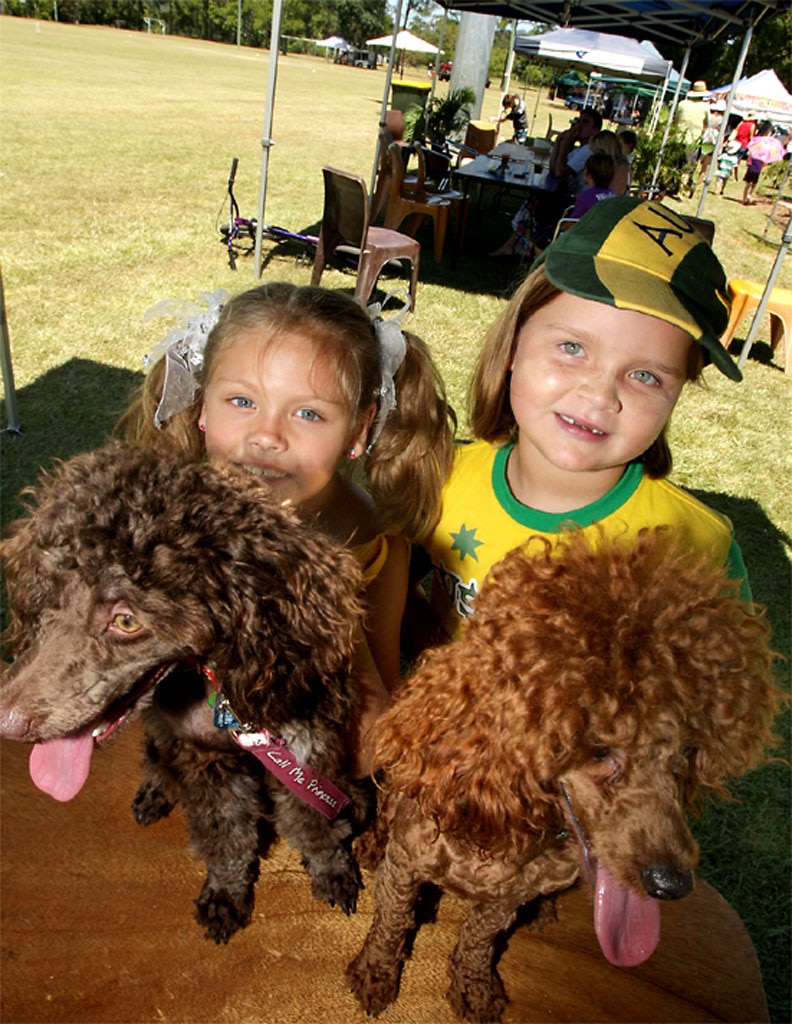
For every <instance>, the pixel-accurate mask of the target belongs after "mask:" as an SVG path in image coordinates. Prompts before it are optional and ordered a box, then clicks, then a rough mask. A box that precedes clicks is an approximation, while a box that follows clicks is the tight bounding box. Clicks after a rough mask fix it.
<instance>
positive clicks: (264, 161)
mask: <svg viewBox="0 0 792 1024" xmlns="http://www.w3.org/2000/svg"><path fill="white" fill-rule="evenodd" d="M281 5H282V0H273V4H272V31H271V32H270V46H269V58H268V60H267V102H266V103H265V105H264V127H263V130H262V135H261V149H262V153H261V175H260V178H259V200H258V219H257V220H256V248H255V261H254V274H255V276H256V279H257V280H258V278H260V277H261V233H262V230H263V228H264V207H265V204H266V201H267V171H268V170H269V151H270V147H271V146H272V145H273V141H272V112H273V110H274V108H275V84H276V82H277V79H278V50H279V49H280V25H281Z"/></svg>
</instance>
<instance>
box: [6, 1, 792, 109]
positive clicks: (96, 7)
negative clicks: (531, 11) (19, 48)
mask: <svg viewBox="0 0 792 1024" xmlns="http://www.w3.org/2000/svg"><path fill="white" fill-rule="evenodd" d="M0 14H10V15H16V16H21V17H35V18H41V19H43V20H54V21H63V22H73V23H75V24H84V25H109V26H112V27H115V28H125V29H131V30H133V31H139V32H141V31H142V32H146V31H164V32H166V33H167V34H168V35H178V36H189V37H192V38H195V39H207V40H212V41H213V42H219V43H236V42H237V36H238V35H239V42H241V43H242V45H243V46H257V47H265V48H266V47H269V42H270V35H271V32H272V0H0ZM402 14H403V17H404V20H405V21H406V22H408V23H409V25H410V28H411V30H412V31H414V32H415V33H416V34H417V35H420V36H422V37H423V38H424V39H426V40H428V41H429V42H432V43H435V44H436V43H438V42H439V34H440V21H441V17H442V9H441V8H440V7H439V6H438V5H437V4H435V3H434V2H433V0H407V3H406V4H404V6H403V11H402ZM458 21H459V15H458V13H456V12H453V11H451V12H449V18H448V23H447V26H446V31H445V37H444V42H443V49H444V51H445V53H446V55H447V56H453V52H454V44H455V41H456V36H457V30H458ZM510 24H511V23H510V21H509V20H508V19H506V18H501V19H499V23H498V29H497V31H496V33H495V43H494V46H493V52H492V59H491V61H490V74H491V77H492V80H493V83H495V82H496V81H497V80H498V78H499V77H500V75H501V73H502V72H503V69H504V67H505V65H506V59H507V55H508V50H509V43H510V31H509V30H510ZM527 27H528V25H527V23H525V22H523V23H521V25H520V30H521V31H524V30H525V29H526V28H527ZM545 27H550V26H536V29H537V31H539V30H541V29H542V28H545ZM392 29H393V18H392V13H391V11H390V10H389V4H388V3H387V0H284V3H283V7H282V18H281V34H282V35H283V36H290V37H292V38H297V39H302V38H305V39H324V38H326V37H327V36H331V35H340V36H342V37H343V38H344V39H346V40H347V41H348V42H349V43H351V44H352V45H354V46H359V47H362V46H364V45H365V40H366V39H370V38H371V37H372V36H380V35H384V34H386V33H388V32H391V31H392ZM790 39H792V12H790V11H789V10H787V11H783V12H778V13H775V14H771V15H770V16H769V17H766V18H764V19H763V20H762V21H761V22H760V23H759V25H758V26H757V27H756V29H755V31H754V35H753V40H752V44H751V48H750V50H749V52H748V57H747V59H746V62H745V67H744V71H743V74H745V75H751V74H754V73H755V72H757V71H761V70H762V69H764V68H768V67H769V68H774V69H775V71H776V73H777V75H778V76H779V78H780V79H781V81H782V82H783V83H784V85H785V86H786V88H787V89H789V90H790V91H792V47H790V45H789V41H790ZM741 43H742V31H741V30H739V31H737V32H735V33H734V34H733V35H728V34H725V38H724V36H721V37H719V39H718V41H717V42H715V43H704V44H701V45H697V46H695V47H694V48H693V50H692V53H691V56H690V63H689V65H688V70H687V77H688V78H690V79H691V80H693V79H696V78H702V79H705V80H706V81H707V84H708V85H710V86H716V85H722V84H724V83H726V82H729V81H731V79H732V76H733V74H734V68H735V64H736V61H737V54H738V53H739V50H740V46H741ZM662 52H663V56H664V57H666V58H667V59H669V60H673V61H674V64H675V66H676V67H679V66H680V64H681V60H682V54H683V48H682V47H678V48H677V47H672V46H664V47H662ZM419 60H420V59H419ZM514 70H515V73H516V75H517V76H518V77H519V78H522V79H523V80H526V81H528V83H529V84H531V85H537V84H538V83H539V80H540V77H541V79H542V80H543V81H545V82H547V81H549V79H550V78H551V77H552V75H551V74H550V73H547V72H546V73H545V74H544V75H542V74H541V72H540V69H539V68H538V66H537V65H535V64H534V65H529V64H528V62H527V61H525V60H520V59H518V60H517V61H516V62H515V69H514ZM562 70H563V69H558V72H559V73H560V72H561V71H562Z"/></svg>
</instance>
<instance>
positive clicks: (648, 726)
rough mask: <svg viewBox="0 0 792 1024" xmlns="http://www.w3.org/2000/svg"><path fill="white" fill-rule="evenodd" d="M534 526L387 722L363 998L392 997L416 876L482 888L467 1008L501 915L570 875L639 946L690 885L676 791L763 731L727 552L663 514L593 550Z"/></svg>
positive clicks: (690, 845)
mask: <svg viewBox="0 0 792 1024" xmlns="http://www.w3.org/2000/svg"><path fill="white" fill-rule="evenodd" d="M535 540H538V538H535ZM541 545H542V542H541V541H539V543H538V544H536V546H533V542H532V546H531V548H530V552H529V553H526V552H525V551H523V550H519V549H518V550H516V551H513V552H511V553H510V554H509V555H508V556H507V557H506V558H505V559H504V560H503V561H502V562H501V563H500V564H499V565H498V566H497V567H496V568H495V569H494V570H493V572H492V573H491V575H490V577H489V578H488V581H487V583H486V585H485V586H484V587H483V588H482V591H481V593H480V595H479V597H478V598H477V600H476V613H475V615H474V617H473V618H472V619H471V620H470V622H469V623H468V626H467V630H466V633H465V635H464V637H463V638H462V639H461V640H460V641H459V642H457V643H454V644H449V645H447V646H446V647H441V648H438V649H436V650H434V651H431V652H429V654H428V655H427V656H426V658H425V660H424V661H423V663H422V665H420V666H419V668H418V670H417V671H416V672H415V674H414V675H413V676H412V678H411V679H410V680H409V681H408V682H407V683H406V685H405V687H404V689H403V691H402V692H401V694H400V696H399V697H398V699H397V701H396V703H395V705H394V706H393V707H392V709H391V710H390V711H389V712H388V713H387V714H386V715H385V716H384V717H383V719H382V720H381V721H380V723H379V728H378V733H379V735H378V747H377V757H378V762H379V764H381V765H382V766H384V768H385V773H386V786H385V788H386V802H385V807H384V816H385V820H386V821H387V824H388V829H389V833H388V841H387V847H386V850H385V855H384V861H383V863H382V865H381V866H380V869H379V874H378V876H377V882H376V889H375V897H376V904H377V905H376V913H375V917H374V921H373V924H372V927H371V930H370V932H369V935H368V937H367V939H366V942H365V944H364V946H363V949H362V950H361V952H360V953H359V954H358V956H357V958H356V959H355V960H354V961H353V962H352V963H351V964H350V966H349V968H348V977H349V980H350V981H351V983H352V986H353V989H354V991H355V993H356V994H357V996H358V998H359V1000H360V1002H361V1004H362V1005H363V1007H364V1008H365V1009H366V1010H367V1011H368V1012H369V1013H373V1014H377V1013H379V1012H380V1011H381V1010H382V1009H383V1008H384V1007H385V1006H387V1005H388V1004H389V1003H390V1002H391V1001H392V1000H394V999H395V998H396V995H397V991H398V984H399V976H400V972H401V969H402V965H403V961H404V958H405V941H406V939H407V936H408V932H409V931H410V929H411V928H412V927H413V908H414V903H415V900H416V896H417V894H418V890H419V888H420V886H421V885H422V883H425V882H431V883H434V884H435V885H437V886H440V887H441V888H444V889H449V890H450V891H453V892H455V893H458V894H460V895H463V896H465V897H467V898H468V899H470V900H471V901H472V907H471V909H470V912H469V914H468V916H467V918H466V920H465V922H464V924H463V926H462V928H461V931H460V935H459V941H458V944H457V947H456V949H455V950H454V952H453V954H452V955H451V961H450V975H451V988H450V991H449V994H448V995H449V999H450V1001H451V1004H452V1006H453V1008H454V1010H455V1011H456V1013H458V1014H459V1015H460V1016H461V1017H465V1018H467V1019H469V1020H475V1021H492V1020H498V1019H500V1014H501V1012H502V1010H503V1008H504V1006H505V1005H506V995H505V991H504V988H503V985H502V983H501V981H500V978H499V977H498V974H497V971H496V970H495V967H494V943H495V940H496V938H497V936H498V934H499V933H500V932H502V931H503V930H504V929H506V928H508V927H509V926H510V924H511V923H512V922H513V921H514V919H515V916H516V912H517V909H518V908H519V907H520V906H521V905H522V904H524V903H526V902H527V901H529V900H532V899H534V898H536V897H539V896H542V895H547V894H550V893H554V892H557V891H559V890H561V889H564V888H566V887H567V886H570V885H571V884H572V883H573V882H574V881H575V880H576V879H577V878H578V876H579V875H582V876H583V877H584V878H587V879H588V880H589V882H590V883H591V886H592V887H593V889H594V905H595V906H594V927H595V929H596V933H597V937H598V939H599V942H600V945H601V947H602V950H603V953H604V954H605V956H606V957H607V958H608V960H610V961H611V962H613V963H615V964H617V965H622V966H627V965H634V964H638V963H640V962H641V961H643V960H645V959H646V958H647V957H648V956H650V955H651V953H652V951H653V950H654V948H655V946H656V944H657V941H658V938H659V929H660V921H659V906H658V901H659V900H665V899H677V898H679V897H681V896H684V895H685V894H686V893H688V892H689V891H690V890H691V888H692V886H693V869H694V868H695V866H696V861H697V847H696V843H695V841H694V839H693V836H692V835H691V833H690V831H689V828H688V825H687V822H686V811H687V810H689V809H690V808H691V806H692V805H693V803H694V801H695V798H696V796H697V794H698V793H699V792H700V791H701V790H702V789H708V790H711V791H713V792H715V793H717V794H719V795H725V785H724V783H725V779H726V777H727V776H735V775H739V774H741V773H743V772H745V771H747V770H748V769H750V768H752V767H755V766H757V765H759V764H760V763H762V761H763V759H764V751H765V749H766V748H767V747H768V746H769V745H770V744H772V742H773V740H774V737H773V735H772V731H771V730H772V723H773V719H774V717H775V714H776V712H777V710H778V708H779V704H780V701H781V699H782V697H781V692H780V690H779V689H778V688H777V687H776V686H775V684H774V682H773V678H772V655H771V653H770V650H769V647H768V629H767V626H766V623H765V621H764V618H763V617H762V615H761V614H758V613H755V612H754V611H753V610H752V609H751V608H749V607H747V606H745V605H743V604H741V603H740V601H739V600H738V598H737V597H736V595H735V588H734V586H733V585H731V584H730V583H729V582H727V581H726V580H725V578H724V575H723V573H722V572H720V571H713V570H712V569H711V568H709V567H708V566H707V565H706V564H705V563H704V562H699V563H698V564H695V563H693V564H692V563H691V559H690V556H689V555H688V554H685V553H684V552H683V551H681V550H680V549H679V548H678V546H676V545H675V544H674V543H672V540H671V538H670V536H669V535H668V534H667V533H664V532H663V531H657V532H656V533H646V534H644V535H642V536H641V537H640V538H639V539H638V542H637V543H636V544H635V546H634V547H632V548H628V547H615V548H609V547H607V546H606V545H605V544H604V542H603V543H601V544H600V545H599V547H598V550H595V551H594V550H591V549H590V548H589V547H588V546H587V545H586V543H585V542H584V541H583V540H582V539H581V538H580V537H573V538H572V539H571V540H570V542H569V544H568V547H567V550H566V552H565V553H564V555H563V557H553V556H551V555H550V554H549V552H548V551H547V550H546V549H545V548H544V547H542V546H541Z"/></svg>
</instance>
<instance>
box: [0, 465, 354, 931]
mask: <svg viewBox="0 0 792 1024" xmlns="http://www.w3.org/2000/svg"><path fill="white" fill-rule="evenodd" d="M34 495H35V499H36V507H35V508H34V509H33V510H32V512H31V514H30V515H29V517H28V518H26V519H22V520H20V521H19V523H18V524H16V528H15V530H14V532H13V535H12V537H11V538H10V539H8V540H5V541H4V542H3V543H2V547H1V548H0V554H1V555H2V557H3V559H4V561H5V567H6V571H7V575H8V581H9V594H10V609H11V614H12V629H11V637H10V650H11V653H12V655H13V657H14V661H13V663H12V664H11V665H10V666H6V667H5V672H4V674H3V678H2V686H0V735H2V736H6V737H11V738H13V739H21V740H27V741H29V742H31V743H33V744H35V745H34V747H33V751H32V754H31V759H30V771H31V776H32V778H33V781H34V782H35V783H36V784H37V785H38V786H39V787H40V788H42V789H44V790H45V791H46V792H49V793H50V794H51V795H52V796H54V797H55V798H56V799H59V800H69V799H71V798H72V797H74V796H75V795H76V794H77V792H78V791H79V790H80V788H81V786H82V784H83V783H84V781H85V779H86V777H87V775H88V770H89V766H90V761H91V756H92V753H93V750H94V747H95V746H96V745H98V744H102V743H104V741H105V740H106V739H108V738H109V737H110V736H111V735H112V734H113V733H114V732H115V730H116V729H117V728H118V727H119V725H120V724H122V723H123V722H124V721H125V720H126V719H127V718H128V717H129V715H130V714H131V713H133V712H136V711H142V715H143V720H144V723H145V730H146V751H145V771H146V779H145V781H144V783H143V785H142V786H141V787H140V789H139V791H138V794H137V796H136V797H135V800H134V804H133V810H134V813H135V815H136V817H137V819H138V821H140V822H141V823H142V824H144V825H148V824H150V823H151V822H153V821H156V820H158V819H159V818H161V817H163V816H165V815H167V814H168V813H169V812H170V810H171V809H172V808H173V806H174V805H175V804H176V803H177V802H178V803H181V804H182V806H183V808H184V812H185V814H186V817H187V823H188V827H189V832H190V837H191V841H192V846H193V850H194V852H195V854H196V855H197V856H198V857H199V858H201V859H203V860H204V861H205V863H206V868H207V877H206V882H205V884H204V886H203V890H202V892H201V894H200V896H199V898H198V900H197V901H196V917H197V919H198V921H199V923H200V924H201V925H203V926H204V927H205V929H206V933H207V935H208V936H210V937H211V938H213V939H215V941H217V942H220V941H223V942H227V941H228V938H229V937H230V936H231V935H232V934H233V933H234V932H235V931H236V930H237V929H239V928H241V927H244V926H245V925H246V924H247V923H248V921H249V920H250V916H251V912H252V909H253V888H254V884H255V882H256V879H257V877H258V870H259V853H260V837H261V833H262V826H263V824H264V822H265V821H271V822H272V823H273V824H274V826H275V829H276V831H277V832H278V833H279V834H280V835H281V836H283V837H284V838H285V839H286V840H287V841H288V842H289V843H291V844H292V845H293V846H294V847H295V848H296V849H298V850H299V851H300V852H301V853H302V856H303V860H304V863H305V865H306V868H307V870H308V872H309V874H310V876H311V882H312V886H313V891H314V894H315V895H316V896H317V897H318V898H319V899H322V900H326V901H327V902H329V903H331V904H333V903H338V904H339V905H340V906H341V907H342V909H344V911H345V912H347V913H349V912H350V911H353V910H354V909H355V904H356V898H357V892H358V888H359V884H360V879H359V873H358V869H357V864H356V862H355V860H354V858H353V856H352V855H351V853H350V849H349V847H350V843H351V838H352V833H353V831H354V829H355V828H356V827H359V825H360V822H361V820H362V817H363V815H364V808H365V799H364V796H365V794H364V793H363V792H362V791H361V788H360V787H359V786H353V785H352V783H350V781H349V779H348V777H347V771H348V769H349V764H348V762H347V743H346V739H347V737H348V735H349V733H350V718H351V716H352V715H353V714H354V712H355V697H354V693H353V692H352V689H351V687H350V683H349V674H348V670H349V666H350V660H351V656H352V650H353V644H354V636H355V630H356V627H357V624H358V623H359V616H360V607H359V604H358V600H357V597H356V594H357V590H358V586H359V572H358V569H357V565H356V563H355V560H354V559H353V558H352V556H351V555H349V554H348V553H347V552H345V551H343V550H342V549H341V548H339V547H337V546H335V545H333V544H331V543H329V542H328V541H327V540H326V539H324V538H323V537H322V536H321V535H319V534H318V532H317V531H315V530H309V529H306V527H305V526H304V524H303V523H301V522H300V520H299V519H298V518H297V516H296V515H295V514H293V513H292V512H290V511H289V510H287V509H284V508H282V507H278V506H276V505H275V504H273V503H271V502H270V501H269V499H268V498H267V497H266V495H265V492H264V491H263V489H262V486H261V484H260V483H259V482H258V481H256V480H254V479H250V478H243V477H240V476H239V475H233V476H232V475H229V474H227V473H225V472H223V471H221V470H216V469H212V468H210V467H208V466H196V465H185V464H183V463H177V462H174V461H172V460H169V459H167V458H163V457H162V456H161V455H154V454H152V453H150V452H148V451H145V450H143V449H139V448H135V447H128V446H122V445H111V446H109V447H108V448H106V449H103V450H101V451H98V452H94V453H90V454H86V455H81V456H78V457H76V458H74V459H72V460H71V461H69V462H67V463H65V464H63V465H61V466H60V468H58V469H57V471H56V472H55V473H54V475H53V476H52V477H51V478H49V479H47V480H45V481H44V482H43V484H42V486H41V487H40V488H39V489H38V490H37V491H36V492H34ZM207 666H211V670H210V669H208V668H207ZM212 670H213V672H212ZM213 676H214V678H215V679H216V680H217V686H218V688H219V689H220V690H221V691H222V697H223V698H225V701H227V704H228V707H229V708H230V709H231V711H232V712H233V715H234V716H235V717H236V719H237V721H238V722H239V723H242V724H243V725H244V726H245V727H246V728H248V731H251V732H253V733H254V734H259V735H258V739H259V741H263V744H264V745H262V746H260V747H259V750H260V751H261V752H262V756H263V759H264V761H266V762H267V763H268V764H273V762H275V761H276V760H277V761H279V762H280V763H281V765H283V763H284V762H285V761H288V760H289V759H291V760H292V761H293V762H295V761H296V762H299V763H300V764H301V765H302V767H297V766H296V765H295V764H293V765H292V767H291V768H289V778H290V779H291V780H292V784H293V785H294V786H296V787H297V789H298V791H300V792H304V791H305V789H307V788H309V787H311V788H312V790H313V794H314V797H313V798H314V803H316V802H317V800H318V801H320V803H321V805H322V806H323V807H325V808H327V807H329V808H330V810H329V811H328V812H327V816H326V815H325V814H324V813H320V812H319V811H318V810H316V809H315V808H314V806H310V805H309V804H308V803H306V802H304V800H303V799H301V797H300V796H299V795H297V793H295V792H293V791H292V789H289V788H287V787H286V786H285V785H284V784H282V783H281V782H280V781H278V780H276V778H275V776H274V775H273V774H272V773H271V772H270V771H268V770H266V769H265V767H264V763H263V761H262V760H261V759H259V758H258V757H256V756H253V754H252V753H248V752H247V751H246V750H244V749H243V748H242V746H240V744H239V743H238V742H237V740H236V739H235V738H234V734H233V730H232V731H229V730H228V729H223V728H220V727H217V726H216V725H215V719H214V717H213V711H212V708H211V707H210V705H209V699H210V698H213V699H215V700H218V697H217V694H216V693H214V689H215V687H214V685H213V682H212V677H213ZM219 703H220V705H221V706H222V705H223V701H222V700H220V701H219ZM265 731H266V732H265ZM237 734H238V735H239V739H240V742H242V741H246V736H245V735H244V733H241V734H240V733H239V731H238V730H237ZM268 737H269V738H271V740H272V742H270V743H269V745H267V739H268ZM281 740H282V741H283V744H281V743H280V741H281ZM282 747H283V749H282ZM267 759H269V760H267ZM305 766H307V768H306V767H305ZM286 767H287V768H288V765H287V766H286ZM312 775H315V776H317V777H318V781H317V778H312ZM328 780H329V782H330V783H331V784H332V785H328V784H327V783H328ZM300 783H302V790H301V789H300ZM333 787H338V788H339V789H341V790H342V791H343V793H344V794H346V795H349V796H350V797H352V798H353V799H352V800H351V802H350V804H349V805H348V806H347V807H346V808H345V809H343V810H342V811H341V813H340V814H338V816H336V817H334V818H331V817H330V815H331V814H332V813H333V807H334V803H335V805H337V806H335V810H340V809H341V806H342V804H343V795H341V794H337V793H336V792H335V789H334V788H333Z"/></svg>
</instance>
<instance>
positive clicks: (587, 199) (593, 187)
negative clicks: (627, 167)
mask: <svg viewBox="0 0 792 1024" xmlns="http://www.w3.org/2000/svg"><path fill="white" fill-rule="evenodd" d="M615 170H616V163H615V161H614V159H613V157H611V156H608V154H607V153H592V154H591V156H590V157H589V158H588V160H586V165H585V167H584V168H583V180H584V181H585V183H586V187H585V188H584V189H583V191H582V192H579V193H578V197H577V199H576V200H575V205H574V206H573V207H572V212H571V213H570V215H569V216H570V217H573V218H575V220H579V219H580V218H581V217H582V216H583V214H584V213H586V212H588V210H590V209H591V207H592V206H594V205H595V204H596V203H598V202H599V201H600V199H609V198H610V197H611V196H612V195H615V193H614V191H613V189H612V188H611V187H610V183H611V181H612V179H613V175H614V172H615Z"/></svg>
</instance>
